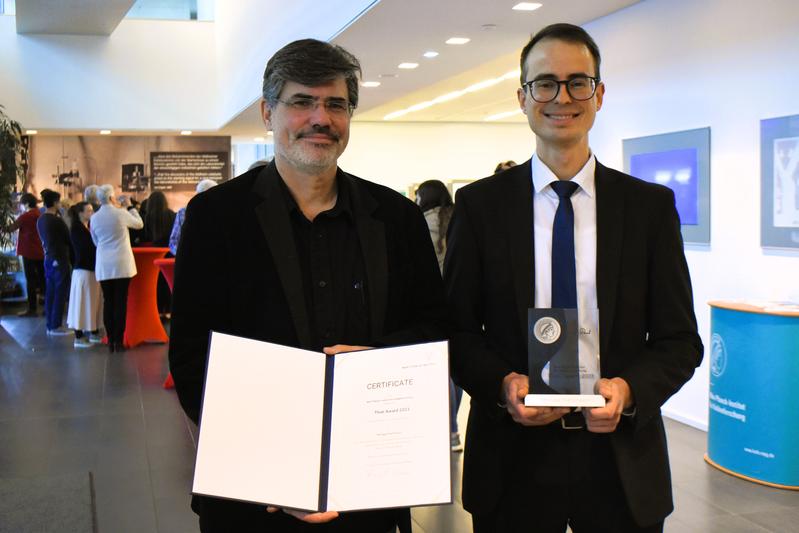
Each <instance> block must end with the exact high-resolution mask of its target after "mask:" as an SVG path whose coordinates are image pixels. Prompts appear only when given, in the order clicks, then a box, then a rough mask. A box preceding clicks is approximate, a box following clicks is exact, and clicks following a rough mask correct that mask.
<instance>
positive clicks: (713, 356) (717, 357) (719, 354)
mask: <svg viewBox="0 0 799 533" xmlns="http://www.w3.org/2000/svg"><path fill="white" fill-rule="evenodd" d="M726 369H727V348H726V347H725V346H724V339H722V338H721V335H719V334H718V333H714V334H713V337H712V338H711V339H710V372H711V373H712V374H713V375H714V376H716V377H717V378H718V377H721V375H722V374H723V373H724V371H725V370H726Z"/></svg>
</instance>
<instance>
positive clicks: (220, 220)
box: [169, 39, 446, 533]
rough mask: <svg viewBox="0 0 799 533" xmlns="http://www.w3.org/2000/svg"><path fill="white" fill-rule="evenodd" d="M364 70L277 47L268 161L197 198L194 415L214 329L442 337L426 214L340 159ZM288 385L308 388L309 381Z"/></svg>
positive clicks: (380, 520) (181, 273)
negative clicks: (349, 170) (343, 166)
mask: <svg viewBox="0 0 799 533" xmlns="http://www.w3.org/2000/svg"><path fill="white" fill-rule="evenodd" d="M359 74H360V65H359V63H358V60H357V59H356V58H355V57H353V56H352V55H351V54H350V53H349V52H347V51H346V50H344V49H343V48H341V47H339V46H335V45H331V44H328V43H325V42H321V41H317V40H313V39H304V40H300V41H295V42H293V43H291V44H288V45H286V46H285V47H283V48H282V49H280V50H279V51H278V52H277V53H275V55H274V56H273V57H272V58H271V59H270V60H269V62H268V63H267V66H266V71H265V72H264V78H263V100H262V102H261V114H262V117H263V120H264V123H265V125H266V127H267V128H268V129H269V130H271V131H272V132H273V134H274V143H275V158H274V161H272V163H270V164H269V165H267V166H266V167H258V168H255V169H252V170H250V171H248V172H246V173H244V174H242V175H241V176H239V177H237V178H235V179H233V180H229V181H227V182H225V183H222V184H220V185H219V186H217V187H214V188H212V189H209V190H208V191H206V192H203V193H201V194H198V195H197V196H195V197H194V198H193V199H192V200H191V202H190V203H189V206H188V208H187V210H186V219H185V223H184V225H183V230H182V235H181V240H180V245H179V247H178V254H177V259H176V265H175V283H174V296H173V300H172V302H173V303H172V306H173V307H172V326H171V327H172V330H171V333H172V335H171V340H170V350H169V362H170V369H171V371H172V376H173V378H174V380H175V388H176V390H177V393H178V397H179V398H180V402H181V405H182V406H183V409H184V410H185V411H186V414H187V415H188V416H189V418H191V419H192V420H193V421H194V422H195V423H197V422H198V421H199V416H200V410H201V401H202V392H203V381H204V376H205V369H206V354H207V352H208V337H209V332H210V331H212V330H213V331H218V332H223V333H228V334H231V335H238V336H241V337H248V338H251V339H257V340H262V341H268V342H272V343H276V344H282V345H286V346H294V347H299V348H304V349H307V350H313V351H319V352H322V351H324V352H325V353H327V354H335V353H339V352H347V351H353V350H359V349H363V348H364V347H369V346H380V347H387V346H398V345H405V344H412V343H418V342H426V341H434V340H440V339H443V338H444V336H445V332H444V327H443V326H444V322H445V318H446V304H445V301H444V291H443V285H442V282H441V276H440V273H439V269H438V262H437V260H436V255H435V252H434V250H433V244H432V241H431V240H430V236H429V234H428V230H427V224H426V222H425V219H424V216H423V215H422V212H421V211H420V210H419V208H418V207H417V206H416V205H415V204H414V203H413V202H411V201H410V200H408V199H407V198H405V197H403V196H402V195H400V194H399V193H397V192H395V191H393V190H391V189H389V188H387V187H384V186H381V185H377V184H375V183H371V182H369V181H366V180H363V179H361V178H358V177H356V176H353V175H351V174H347V173H346V172H344V171H343V170H341V169H340V168H338V166H337V162H338V158H339V156H340V155H341V154H342V152H344V149H345V148H346V147H347V142H348V140H349V133H350V120H351V117H352V113H353V110H354V109H355V108H356V107H357V105H358V76H359ZM285 379H286V380H294V381H295V382H296V387H297V394H298V395H300V394H303V393H304V391H303V387H304V386H305V384H304V381H303V376H295V375H286V376H285ZM286 401H291V398H286ZM252 423H253V424H269V423H270V421H269V420H253V421H252ZM296 423H297V424H306V423H311V422H309V421H306V420H297V421H296ZM274 431H275V435H276V438H280V428H277V427H275V428H274ZM192 508H193V509H194V510H195V512H197V513H198V514H199V515H200V529H201V530H202V531H203V532H204V533H208V532H228V531H235V532H237V533H239V532H258V533H268V532H281V533H283V532H287V533H293V532H297V533H299V532H314V533H332V532H346V533H388V532H394V531H395V528H396V527H397V526H399V529H400V531H401V532H409V531H410V522H411V521H410V512H409V510H408V509H407V508H402V509H389V510H378V511H364V512H352V513H341V514H340V515H339V514H338V513H336V512H325V513H311V514H309V513H303V512H298V511H295V510H291V509H276V508H267V507H266V506H263V505H255V504H250V503H245V502H237V501H229V500H222V499H219V498H211V497H203V496H195V497H194V499H193V501H192Z"/></svg>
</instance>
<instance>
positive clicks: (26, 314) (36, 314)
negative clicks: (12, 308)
mask: <svg viewBox="0 0 799 533" xmlns="http://www.w3.org/2000/svg"><path fill="white" fill-rule="evenodd" d="M17 316H39V313H37V312H36V311H31V310H30V309H28V310H27V311H23V312H21V313H17Z"/></svg>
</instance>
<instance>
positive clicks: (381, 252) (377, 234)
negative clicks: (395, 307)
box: [339, 171, 388, 338]
mask: <svg viewBox="0 0 799 533" xmlns="http://www.w3.org/2000/svg"><path fill="white" fill-rule="evenodd" d="M339 172H341V171H339ZM342 174H343V177H344V179H343V180H342V181H341V183H345V184H346V185H347V186H348V187H349V191H350V198H352V209H353V213H354V214H355V228H356V231H357V232H358V239H359V241H360V244H361V253H362V254H363V262H364V266H365V267H366V287H367V294H368V295H369V321H370V322H369V324H370V327H371V333H372V338H378V337H380V336H382V335H383V327H384V320H385V316H386V306H387V305H388V252H387V250H386V229H385V224H383V222H382V221H380V220H377V219H376V218H374V217H373V216H372V213H373V212H374V210H375V209H377V206H378V204H377V201H376V200H375V199H374V197H373V196H372V195H371V194H369V192H368V191H367V190H365V189H364V188H363V187H361V186H359V184H358V182H357V181H356V180H355V179H354V178H353V177H352V176H350V175H349V174H344V173H342Z"/></svg>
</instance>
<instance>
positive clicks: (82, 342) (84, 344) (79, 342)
mask: <svg viewBox="0 0 799 533" xmlns="http://www.w3.org/2000/svg"><path fill="white" fill-rule="evenodd" d="M72 345H73V346H74V347H75V348H91V347H92V343H91V342H89V339H87V338H86V337H81V338H80V339H75V342H74V343H73V344H72Z"/></svg>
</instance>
